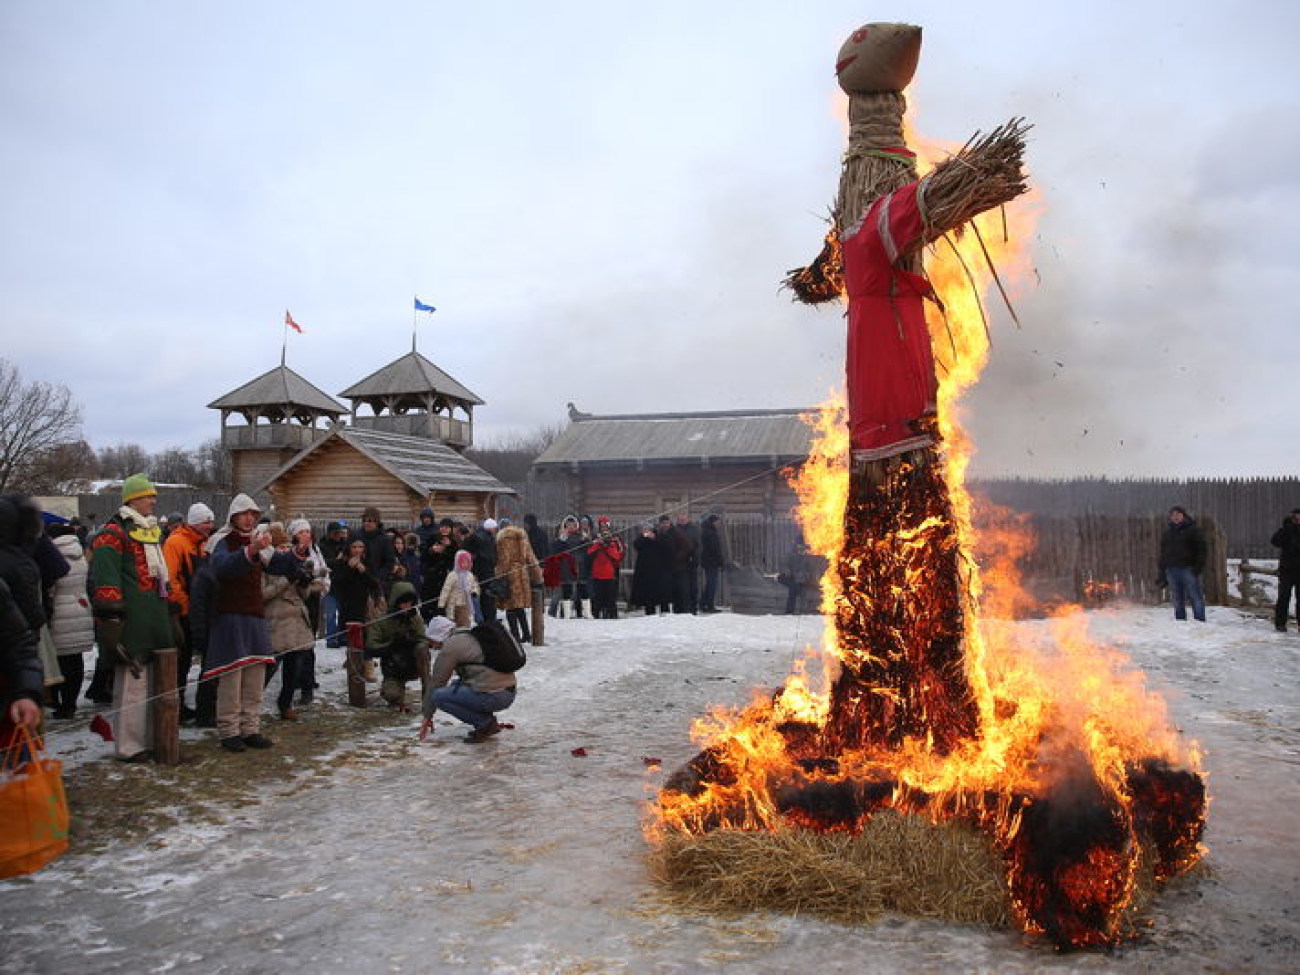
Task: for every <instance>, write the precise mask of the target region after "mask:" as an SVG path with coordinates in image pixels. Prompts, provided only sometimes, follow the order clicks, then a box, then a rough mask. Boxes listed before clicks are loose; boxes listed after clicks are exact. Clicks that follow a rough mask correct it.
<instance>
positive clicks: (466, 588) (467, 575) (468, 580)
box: [454, 569, 478, 603]
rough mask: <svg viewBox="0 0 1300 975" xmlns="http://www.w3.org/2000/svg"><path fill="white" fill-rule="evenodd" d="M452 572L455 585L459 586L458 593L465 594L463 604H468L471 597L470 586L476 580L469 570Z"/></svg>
mask: <svg viewBox="0 0 1300 975" xmlns="http://www.w3.org/2000/svg"><path fill="white" fill-rule="evenodd" d="M454 571H455V573H456V584H457V585H458V586H460V591H461V592H463V593H464V594H465V602H466V603H469V602H470V600H471V598H472V596H473V590H472V589H470V586H472V585H473V584H474V583H475V582H477V581H478V580H477V579H475V578H474V573H473V572H471V571H470V570H469V569H456V570H454Z"/></svg>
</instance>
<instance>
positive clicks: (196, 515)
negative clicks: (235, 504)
mask: <svg viewBox="0 0 1300 975" xmlns="http://www.w3.org/2000/svg"><path fill="white" fill-rule="evenodd" d="M216 520H217V516H216V515H214V514H213V513H212V509H211V508H209V507H208V506H207V505H206V504H204V503H203V502H202V501H195V502H194V503H193V504H192V505H190V510H189V511H187V512H186V513H185V524H187V525H201V524H203V523H204V522H205V521H216Z"/></svg>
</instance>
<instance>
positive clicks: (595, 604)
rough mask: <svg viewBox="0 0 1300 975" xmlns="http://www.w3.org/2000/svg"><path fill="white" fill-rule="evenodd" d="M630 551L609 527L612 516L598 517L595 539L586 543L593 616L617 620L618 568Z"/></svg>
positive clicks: (599, 618) (600, 618)
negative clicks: (609, 517) (589, 561)
mask: <svg viewBox="0 0 1300 975" xmlns="http://www.w3.org/2000/svg"><path fill="white" fill-rule="evenodd" d="M625 554H627V550H626V549H625V548H624V547H623V540H622V539H621V538H619V537H618V536H617V535H616V534H614V532H613V531H612V530H611V528H610V523H609V519H608V518H606V517H605V516H604V515H601V516H600V517H599V518H598V519H596V539H595V541H593V542H592V543H591V544H590V545H588V546H587V556H588V558H589V559H590V560H591V615H592V616H594V617H595V618H596V619H598V620H616V619H618V570H619V566H621V565H622V564H623V556H624V555H625Z"/></svg>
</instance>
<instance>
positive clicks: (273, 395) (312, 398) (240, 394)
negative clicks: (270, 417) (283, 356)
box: [208, 365, 348, 418]
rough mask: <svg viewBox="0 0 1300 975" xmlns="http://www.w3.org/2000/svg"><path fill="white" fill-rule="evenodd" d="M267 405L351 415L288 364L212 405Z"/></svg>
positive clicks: (236, 407)
mask: <svg viewBox="0 0 1300 975" xmlns="http://www.w3.org/2000/svg"><path fill="white" fill-rule="evenodd" d="M264 406H297V407H304V408H306V409H307V410H308V411H310V412H313V413H323V414H326V415H328V416H331V417H335V418H337V417H340V416H342V415H343V414H344V413H346V412H348V410H347V407H345V406H343V405H342V404H341V403H339V402H338V400H336V399H334V398H333V397H332V396H330V395H329V394H328V393H325V392H323V391H322V390H320V389H318V388H317V387H316V386H313V385H312V384H311V383H309V382H308V381H307V380H305V379H303V378H302V376H300V375H298V374H297V373H296V372H294V371H293V370H292V369H290V368H289V367H288V366H285V365H279V366H276V367H275V368H274V369H272V370H270V371H269V372H264V373H262V375H260V376H258V377H257V378H256V379H254V380H251V381H250V382H246V383H244V385H242V386H240V387H239V388H238V389H236V390H233V391H231V392H229V393H226V395H225V396H222V397H221V398H219V399H215V400H213V401H212V402H211V403H209V404H208V408H209V409H213V410H247V409H259V408H261V407H264Z"/></svg>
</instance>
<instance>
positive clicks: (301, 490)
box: [262, 426, 514, 526]
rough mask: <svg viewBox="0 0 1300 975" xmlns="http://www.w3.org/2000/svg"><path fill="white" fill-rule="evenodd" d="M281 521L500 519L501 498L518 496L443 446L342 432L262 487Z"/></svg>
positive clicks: (421, 439) (399, 437) (367, 432)
mask: <svg viewBox="0 0 1300 975" xmlns="http://www.w3.org/2000/svg"><path fill="white" fill-rule="evenodd" d="M262 490H264V491H265V492H266V493H267V494H268V495H269V496H270V498H271V502H272V504H274V506H275V512H276V517H278V518H297V517H302V518H306V519H308V520H309V521H312V522H323V521H329V520H332V519H336V518H345V519H347V520H348V521H353V520H358V521H359V520H360V518H361V510H362V508H364V507H366V506H367V505H374V506H375V507H377V508H379V511H380V513H381V514H382V515H383V519H384V523H385V524H387V525H395V526H403V525H407V524H413V523H414V522H416V521H418V520H419V514H420V509H421V508H423V507H424V506H425V505H428V506H429V507H431V508H433V510H434V511H435V512H436V513H437V515H438V517H439V518H444V517H446V518H456V519H459V520H463V521H467V522H469V521H479V520H482V519H483V518H488V517H492V516H494V515H495V514H496V502H497V498H499V497H500V496H501V495H506V494H513V493H514V492H513V491H512V490H511V489H510V488H509V487H507V486H506V485H504V484H502V483H501V482H500V481H498V480H497V479H496V478H495V477H493V476H492V475H491V474H489V473H488V472H487V471H485V470H483V469H482V468H481V467H479V466H478V465H476V464H474V463H472V462H470V461H469V460H466V459H465V457H463V456H461V454H460V453H458V452H457V451H455V450H453V449H452V448H451V447H449V446H447V445H446V444H444V443H440V442H438V441H435V440H429V439H427V438H424V437H411V436H405V435H403V434H399V433H388V432H386V431H382V430H364V429H354V428H352V427H343V426H340V427H337V428H335V429H334V430H333V431H331V432H330V433H329V435H328V436H326V438H325V439H324V440H322V441H321V442H320V443H317V444H313V445H312V446H311V447H308V448H307V449H306V450H305V451H303V452H302V453H301V454H299V455H298V456H297V457H295V458H294V459H293V460H292V461H290V462H289V463H288V464H287V465H285V467H284V468H283V469H282V470H280V471H278V472H276V474H275V475H274V476H273V477H271V478H270V479H269V480H268V481H267V483H266V484H265V485H263V486H262Z"/></svg>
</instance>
